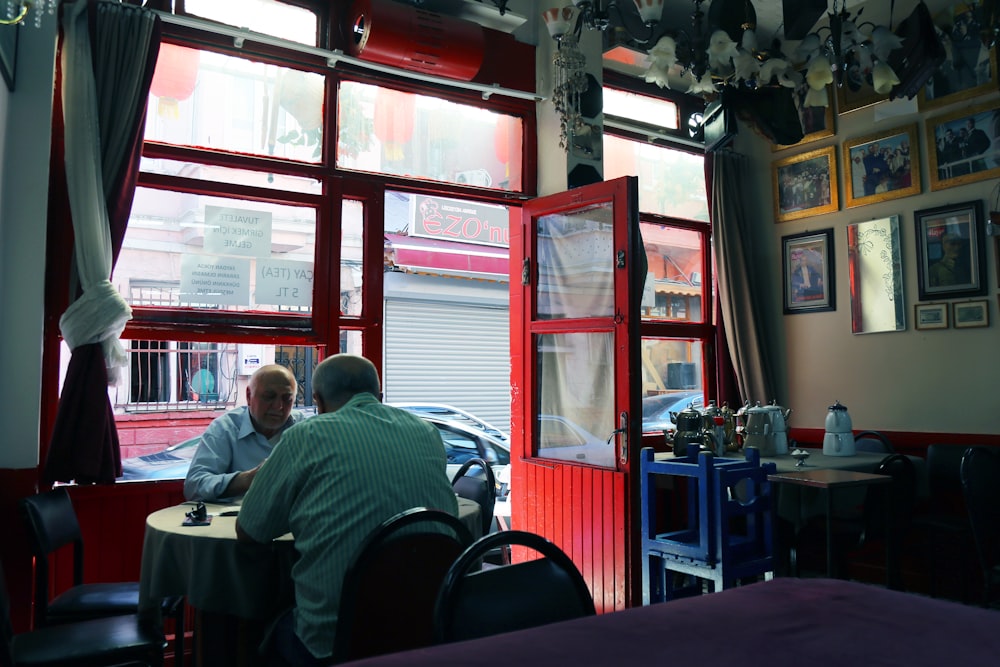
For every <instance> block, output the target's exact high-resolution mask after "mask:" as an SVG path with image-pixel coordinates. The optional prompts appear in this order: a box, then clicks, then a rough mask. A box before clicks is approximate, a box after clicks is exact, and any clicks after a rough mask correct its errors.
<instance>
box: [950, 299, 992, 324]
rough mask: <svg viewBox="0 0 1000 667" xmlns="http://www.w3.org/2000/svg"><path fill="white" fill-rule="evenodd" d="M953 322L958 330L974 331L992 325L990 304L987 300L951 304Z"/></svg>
mask: <svg viewBox="0 0 1000 667" xmlns="http://www.w3.org/2000/svg"><path fill="white" fill-rule="evenodd" d="M951 321H952V322H953V323H954V324H953V325H952V326H954V327H955V328H956V329H973V328H976V327H988V326H989V325H990V302H989V301H988V300H987V299H977V300H976V301H956V302H955V303H953V304H951Z"/></svg>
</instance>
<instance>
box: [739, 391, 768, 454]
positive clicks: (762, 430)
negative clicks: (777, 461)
mask: <svg viewBox="0 0 1000 667" xmlns="http://www.w3.org/2000/svg"><path fill="white" fill-rule="evenodd" d="M743 414H744V419H745V420H746V426H744V427H743V447H744V449H745V448H747V447H756V448H757V449H758V450H759V451H760V455H761V456H774V455H775V454H776V451H775V440H774V437H773V435H774V433H773V431H772V429H771V413H770V411H769V410H768V409H767V408H765V407H761V405H760V401H758V402H757V404H756V405H755V406H754V407H752V408H746V410H745V411H744V413H743Z"/></svg>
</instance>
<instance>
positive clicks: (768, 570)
mask: <svg viewBox="0 0 1000 667" xmlns="http://www.w3.org/2000/svg"><path fill="white" fill-rule="evenodd" d="M693 449H694V448H691V449H690V450H689V454H688V456H687V457H686V458H681V459H673V460H666V461H656V460H655V459H654V453H653V450H652V449H650V448H644V449H643V450H642V451H641V452H640V457H639V469H640V476H641V479H640V489H641V494H642V500H641V503H642V512H641V522H642V525H641V530H642V589H643V590H642V595H643V604H650V603H653V602H663V601H665V600H670V599H673V598H674V597H680V596H685V595H693V594H700V593H701V591H702V583H703V582H711V584H712V585H713V590H715V591H719V590H723V589H726V588H732V587H733V586H735V585H737V583H739V582H740V581H742V580H744V579H748V578H751V577H753V578H757V577H761V576H765V577H767V576H770V575H772V574H773V572H774V523H773V522H774V512H773V506H772V490H771V482H769V481H768V479H767V476H768V475H769V474H772V473H774V472H775V470H776V466H775V464H774V463H766V464H763V465H761V463H760V455H759V453H758V452H757V450H756V449H753V448H750V449H749V450H748V451H747V453H746V456H747V460H738V459H719V458H716V457H714V456H712V454H710V453H709V452H701V453H697V452H693V451H692V450H693ZM661 475H670V476H673V477H675V478H678V479H679V480H686V482H687V486H688V504H687V505H688V506H687V521H686V523H685V525H684V526H682V527H680V528H674V529H665V528H666V527H667V525H668V524H669V520H668V519H666V518H665V517H664V516H663V513H662V511H661V509H662V507H661V506H662V503H661V502H660V498H659V497H658V496H659V494H658V493H657V484H656V481H657V477H658V476H661ZM675 579H679V580H681V581H682V582H683V583H681V584H680V585H677V583H676V582H675Z"/></svg>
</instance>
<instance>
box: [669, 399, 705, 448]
mask: <svg viewBox="0 0 1000 667" xmlns="http://www.w3.org/2000/svg"><path fill="white" fill-rule="evenodd" d="M670 418H671V419H672V420H673V421H674V424H675V425H676V427H677V432H676V433H674V443H673V446H674V456H687V448H688V445H697V446H698V447H699V448H700V447H701V443H702V437H701V427H702V419H703V417H702V414H701V413H700V412H698V410H696V409H695V408H694V407H692V406H688V407H687V408H685V409H683V410H681V411H680V412H671V413H670Z"/></svg>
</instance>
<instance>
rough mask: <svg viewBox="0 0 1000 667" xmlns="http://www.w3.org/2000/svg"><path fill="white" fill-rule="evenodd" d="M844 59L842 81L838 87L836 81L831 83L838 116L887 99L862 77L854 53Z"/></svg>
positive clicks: (887, 97)
mask: <svg viewBox="0 0 1000 667" xmlns="http://www.w3.org/2000/svg"><path fill="white" fill-rule="evenodd" d="M846 59H847V63H846V67H845V72H844V75H843V81H841V82H840V85H838V84H837V82H836V80H834V83H833V87H834V88H835V89H836V91H837V113H838V114H845V113H850V112H851V111H857V110H858V109H864V108H865V107H870V106H872V105H873V104H878V103H879V102H884V101H886V100H887V99H889V96H888V95H882V94H880V93H877V92H875V89H874V88H873V87H872V84H871V83H870V82H869V81H868V80H867V79H866V78H865V77H864V76H863V74H862V73H861V68H860V64H859V63H858V61H857V55H856V54H855V53H853V52H852V53H850V54H848V55H847V56H846ZM869 78H870V77H869Z"/></svg>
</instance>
